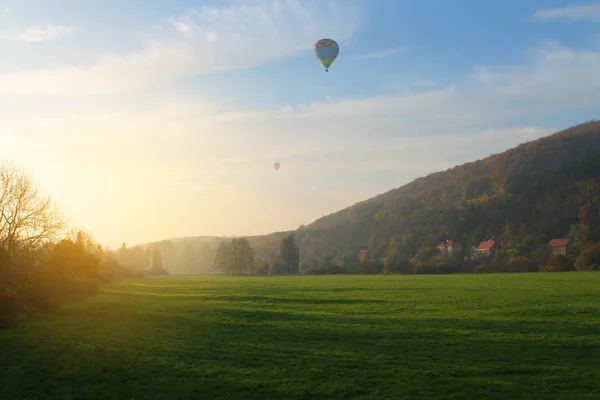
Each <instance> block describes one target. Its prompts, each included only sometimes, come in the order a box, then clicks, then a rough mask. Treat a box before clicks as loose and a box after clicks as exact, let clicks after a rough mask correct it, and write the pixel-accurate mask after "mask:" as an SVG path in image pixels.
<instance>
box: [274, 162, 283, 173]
mask: <svg viewBox="0 0 600 400" xmlns="http://www.w3.org/2000/svg"><path fill="white" fill-rule="evenodd" d="M280 166H281V164H279V163H278V162H276V163H275V164H273V168H275V171H279V167H280Z"/></svg>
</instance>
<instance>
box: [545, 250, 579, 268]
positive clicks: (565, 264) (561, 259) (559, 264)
mask: <svg viewBox="0 0 600 400" xmlns="http://www.w3.org/2000/svg"><path fill="white" fill-rule="evenodd" d="M573 270H575V266H574V265H573V263H572V262H571V260H570V259H569V257H567V256H565V255H563V254H552V255H551V256H550V257H549V258H548V261H547V262H546V263H545V264H542V265H541V266H540V272H567V271H573Z"/></svg>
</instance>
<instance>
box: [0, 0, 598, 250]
mask: <svg viewBox="0 0 600 400" xmlns="http://www.w3.org/2000/svg"><path fill="white" fill-rule="evenodd" d="M497 21H502V23H498V22H497ZM599 23H600V2H589V3H585V4H581V3H570V2H560V1H553V2H552V4H551V5H550V4H549V2H548V1H541V0H523V1H521V2H518V3H516V2H515V4H512V3H506V2H498V3H497V4H488V3H485V4H484V3H483V2H480V1H475V0H465V1H458V0H453V1H450V0H448V1H445V2H435V1H433V0H420V1H406V2H398V1H394V0H389V1H385V0H373V1H369V2H364V1H358V0H331V1H317V0H314V1H313V0H296V1H291V0H290V1H284V0H231V1H226V2H225V1H221V2H216V1H190V0H185V1H184V0H176V1H171V2H168V4H167V2H161V1H157V0H153V1H147V2H145V5H144V7H140V6H139V5H135V4H132V3H131V4H122V2H118V1H116V0H107V1H103V2H98V3H97V4H91V3H89V4H88V3H86V4H83V3H74V2H69V1H67V0H60V1H56V2H53V3H52V4H50V2H44V1H41V0H36V1H32V0H21V1H16V0H0V54H1V55H2V60H3V62H2V63H1V64H0V158H1V159H2V160H7V161H10V162H13V163H15V164H18V165H19V166H21V167H23V168H24V169H25V170H26V171H28V172H29V173H30V174H31V176H32V178H33V179H34V180H35V182H36V183H37V184H38V186H39V187H40V189H41V190H42V191H43V192H44V193H48V194H51V195H52V197H53V198H54V199H55V200H56V202H57V203H58V205H59V207H60V209H61V210H62V211H63V213H64V214H65V215H66V216H67V217H68V219H69V221H70V223H71V224H72V225H73V226H76V227H81V228H83V229H85V230H87V231H89V232H90V233H91V234H92V235H93V236H94V237H95V239H96V240H97V241H99V242H101V243H104V244H108V245H111V246H116V245H118V244H120V243H122V242H126V243H127V244H131V245H134V244H139V243H147V242H152V241H156V240H162V239H167V238H179V237H186V236H233V235H248V236H251V235H257V234H258V235H260V234H268V233H271V232H275V231H288V230H294V229H296V228H297V227H298V226H300V225H306V224H309V223H311V222H313V221H314V220H316V219H318V218H320V217H322V216H324V215H327V214H330V213H333V212H336V211H338V210H340V209H343V208H346V207H348V206H351V205H352V204H354V203H356V202H359V201H363V200H366V199H368V198H370V197H373V196H375V195H378V194H381V193H384V192H386V191H388V190H391V189H393V188H396V187H399V186H402V185H403V184H405V183H408V182H410V181H412V180H413V179H415V178H417V177H420V176H423V175H426V174H428V173H431V172H436V171H440V170H445V169H447V168H450V167H453V166H455V165H459V164H463V163H465V162H469V161H474V160H476V159H480V158H484V157H487V156H489V155H490V154H493V153H499V152H502V151H504V150H506V149H508V148H511V147H513V146H516V145H518V144H520V143H522V142H526V141H530V140H534V139H537V138H540V137H542V136H546V135H548V134H551V133H554V132H556V131H559V130H561V129H564V128H567V127H569V126H572V125H575V124H578V123H581V122H584V121H588V120H591V119H596V118H597V117H598V115H597V104H600V91H599V90H598V88H599V87H600V75H599V74H598V73H597V69H598V68H597V65H598V61H600V29H599V28H600V27H599ZM324 37H328V38H332V39H335V40H336V41H337V42H338V43H339V44H340V55H339V57H338V59H337V60H336V61H335V62H334V64H333V65H332V67H331V68H330V72H328V73H325V72H324V70H323V68H322V66H321V65H320V64H319V63H318V62H317V60H316V58H315V56H314V53H313V50H312V46H313V44H314V42H316V41H317V40H318V39H321V38H324ZM276 161H277V162H280V163H281V168H280V169H279V171H278V172H275V170H274V169H273V163H274V162H276Z"/></svg>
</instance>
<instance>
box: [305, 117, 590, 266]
mask: <svg viewBox="0 0 600 400" xmlns="http://www.w3.org/2000/svg"><path fill="white" fill-rule="evenodd" d="M599 178H600V122H599V121H591V122H588V123H585V124H581V125H578V126H575V127H572V128H569V129H566V130H564V131H561V132H558V133H556V134H553V135H551V136H548V137H544V138H541V139H539V140H536V141H532V142H529V143H525V144H521V145H519V146H517V147H515V148H513V149H510V150H508V151H506V152H504V153H501V154H495V155H492V156H490V157H487V158H485V159H483V160H478V161H475V162H470V163H466V164H463V165H460V166H457V167H454V168H451V169H449V170H447V171H443V172H438V173H434V174H430V175H428V176H426V177H423V178H419V179H416V180H415V181H413V182H411V183H409V184H407V185H404V186H402V187H400V188H398V189H394V190H391V191H389V192H386V193H384V194H381V195H379V196H376V197H374V198H371V199H369V200H366V201H363V202H361V203H358V204H355V205H354V206H351V207H349V208H346V209H344V210H341V211H339V212H337V213H334V214H331V215H329V216H326V217H323V218H321V219H319V220H316V221H315V222H313V223H312V224H310V225H308V226H306V227H303V228H302V229H299V230H298V231H297V232H296V236H297V238H298V240H299V243H300V245H301V249H302V253H303V263H304V264H305V266H306V265H309V264H311V263H312V262H313V260H315V259H317V258H321V257H324V256H327V255H332V256H334V257H335V258H337V259H338V260H339V261H340V262H344V263H345V264H347V265H350V266H352V265H353V264H354V263H355V262H356V257H357V254H358V252H359V251H360V250H361V249H364V248H367V249H368V250H369V252H370V254H371V255H372V256H374V257H377V258H379V257H384V256H385V255H386V253H387V251H388V248H389V246H390V243H391V242H393V243H394V246H395V247H396V248H397V249H398V251H399V252H400V253H402V254H404V255H406V256H407V257H412V256H414V254H415V253H416V252H417V251H418V249H419V248H420V247H421V245H422V244H423V242H426V243H430V244H436V243H439V241H441V240H443V239H452V240H458V241H459V242H461V243H463V244H465V245H467V246H471V245H477V244H478V243H479V242H480V241H482V240H484V239H488V238H493V239H496V240H499V241H503V242H504V243H505V245H506V244H507V243H508V244H510V245H511V246H513V247H515V248H518V249H520V251H522V252H525V251H527V249H523V248H522V247H523V243H528V244H531V243H534V242H535V243H541V242H544V241H547V240H549V239H551V238H553V237H563V236H567V235H569V234H571V236H573V235H575V233H574V231H573V230H572V228H573V226H575V227H576V226H577V224H579V222H580V221H579V220H580V218H579V214H580V211H581V209H582V207H584V206H586V205H587V204H590V205H592V206H593V207H592V208H593V213H592V214H593V215H594V216H595V215H597V209H598V207H597V206H598V204H597V202H598V199H599V197H600V190H599V186H598V179H599ZM594 213H595V214H594Z"/></svg>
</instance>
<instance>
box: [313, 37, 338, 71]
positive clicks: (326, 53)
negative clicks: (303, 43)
mask: <svg viewBox="0 0 600 400" xmlns="http://www.w3.org/2000/svg"><path fill="white" fill-rule="evenodd" d="M314 49H315V54H316V55H317V59H318V60H319V62H320V63H321V64H322V65H323V66H324V67H325V71H328V70H329V67H330V66H331V64H333V62H334V61H335V59H336V57H337V56H338V54H339V52H340V46H338V44H337V42H336V41H335V40H333V39H321V40H319V41H318V42H317V43H315V46H314Z"/></svg>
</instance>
